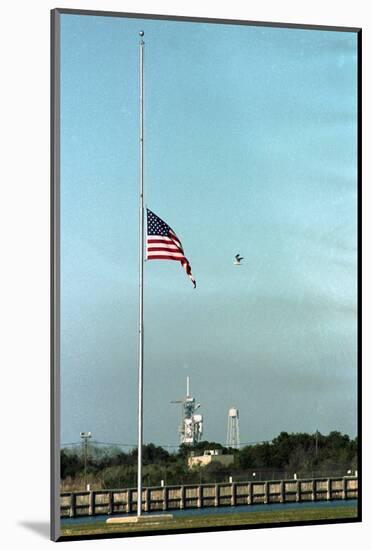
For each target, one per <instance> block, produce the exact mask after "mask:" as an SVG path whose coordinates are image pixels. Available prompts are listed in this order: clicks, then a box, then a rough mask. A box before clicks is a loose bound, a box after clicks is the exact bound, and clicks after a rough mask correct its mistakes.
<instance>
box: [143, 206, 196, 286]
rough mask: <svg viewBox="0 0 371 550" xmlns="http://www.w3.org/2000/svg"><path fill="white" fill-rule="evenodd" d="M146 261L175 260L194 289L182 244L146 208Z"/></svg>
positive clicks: (160, 220) (162, 222) (169, 228)
mask: <svg viewBox="0 0 371 550" xmlns="http://www.w3.org/2000/svg"><path fill="white" fill-rule="evenodd" d="M147 260H175V261H176V262H180V263H181V264H182V266H183V267H184V269H185V272H186V273H187V275H188V277H189V278H190V279H191V281H192V283H193V287H194V288H196V281H195V279H194V278H193V275H192V273H191V266H190V264H189V261H188V260H187V258H186V257H185V256H184V250H183V247H182V243H181V242H180V240H179V239H178V237H177V236H176V234H175V233H174V231H173V230H172V229H171V227H169V226H168V225H167V223H165V222H164V221H163V220H162V219H161V218H159V217H158V216H156V214H154V213H153V212H151V210H149V209H148V208H147Z"/></svg>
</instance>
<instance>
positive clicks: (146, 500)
mask: <svg viewBox="0 0 371 550" xmlns="http://www.w3.org/2000/svg"><path fill="white" fill-rule="evenodd" d="M149 495H150V493H149V489H148V487H147V488H146V489H145V491H144V511H145V512H149V511H150V505H151V503H150V496H149Z"/></svg>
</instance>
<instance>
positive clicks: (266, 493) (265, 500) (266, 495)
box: [264, 481, 269, 504]
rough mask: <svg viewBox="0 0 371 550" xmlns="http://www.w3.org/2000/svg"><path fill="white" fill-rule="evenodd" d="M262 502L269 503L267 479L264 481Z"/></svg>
mask: <svg viewBox="0 0 371 550" xmlns="http://www.w3.org/2000/svg"><path fill="white" fill-rule="evenodd" d="M264 504H269V481H265V482H264Z"/></svg>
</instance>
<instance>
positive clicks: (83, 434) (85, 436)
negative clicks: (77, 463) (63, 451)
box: [80, 432, 91, 488]
mask: <svg viewBox="0 0 371 550" xmlns="http://www.w3.org/2000/svg"><path fill="white" fill-rule="evenodd" d="M80 437H81V443H82V445H83V449H84V483H85V488H87V477H86V470H87V465H88V440H89V439H90V438H91V432H80Z"/></svg>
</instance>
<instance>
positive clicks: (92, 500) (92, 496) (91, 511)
mask: <svg viewBox="0 0 371 550" xmlns="http://www.w3.org/2000/svg"><path fill="white" fill-rule="evenodd" d="M94 514H95V492H94V491H90V493H89V516H94Z"/></svg>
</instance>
